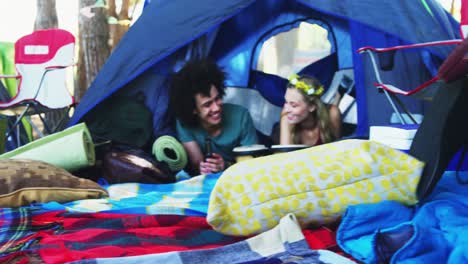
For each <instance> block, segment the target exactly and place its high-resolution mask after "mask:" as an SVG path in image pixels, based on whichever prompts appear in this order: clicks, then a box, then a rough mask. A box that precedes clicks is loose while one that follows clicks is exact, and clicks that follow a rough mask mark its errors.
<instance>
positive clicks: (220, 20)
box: [68, 0, 459, 138]
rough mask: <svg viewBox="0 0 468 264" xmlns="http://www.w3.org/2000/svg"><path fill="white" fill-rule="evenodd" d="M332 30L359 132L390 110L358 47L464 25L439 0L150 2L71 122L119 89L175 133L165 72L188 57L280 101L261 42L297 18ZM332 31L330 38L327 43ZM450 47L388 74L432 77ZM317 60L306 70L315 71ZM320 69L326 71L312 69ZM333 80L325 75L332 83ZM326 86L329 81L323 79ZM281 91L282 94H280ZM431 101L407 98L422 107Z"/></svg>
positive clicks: (416, 56) (163, 130)
mask: <svg viewBox="0 0 468 264" xmlns="http://www.w3.org/2000/svg"><path fill="white" fill-rule="evenodd" d="M304 21H305V22H308V23H311V24H314V23H318V22H317V21H320V23H321V25H324V27H325V28H326V29H327V30H328V31H329V33H332V34H329V35H328V36H329V38H330V43H331V50H332V54H333V55H334V56H335V57H334V58H333V59H331V61H332V63H331V64H330V63H328V64H327V65H332V66H333V67H332V68H335V69H333V71H334V70H339V69H353V71H354V78H355V80H354V81H355V93H356V97H357V106H358V107H357V115H358V122H357V128H356V130H355V134H356V135H367V133H368V129H369V126H371V125H380V124H385V123H388V122H389V119H390V115H391V113H392V110H391V108H390V105H388V103H387V102H386V101H385V98H384V96H382V95H381V94H379V93H378V92H376V90H375V89H372V87H373V85H372V84H373V82H374V81H375V80H374V76H373V74H372V73H371V68H370V64H369V62H368V61H366V59H364V58H363V57H361V56H362V55H360V54H358V53H357V52H356V50H357V49H358V48H360V47H363V46H369V45H370V46H375V47H387V46H393V45H400V44H413V43H420V42H428V41H437V40H447V39H456V38H459V25H458V23H457V22H456V21H455V20H454V19H453V18H452V17H451V16H450V15H449V14H448V13H447V12H446V11H445V10H444V9H443V8H442V6H441V5H440V4H438V3H437V1H436V0H415V1H406V0H392V1H377V2H376V1H370V0H361V1H350V0H346V1H343V0H339V1H338V0H334V1H331V0H203V1H192V0H171V1H155V0H153V1H147V2H146V3H145V8H144V11H143V13H142V15H141V16H140V17H139V19H138V20H137V21H136V23H135V24H134V25H132V26H131V28H130V29H129V31H128V32H127V33H126V34H125V35H124V37H123V38H122V40H121V41H120V43H119V44H118V45H117V47H116V48H115V50H114V51H113V52H112V54H111V56H110V57H109V59H108V60H107V62H106V63H105V64H104V65H103V67H102V69H101V70H100V72H99V74H98V75H97V77H96V79H95V80H94V82H93V83H92V84H91V86H90V87H89V89H88V91H87V92H86V94H85V95H84V96H83V98H82V100H81V102H80V103H79V105H78V107H77V108H76V110H75V112H74V114H73V116H72V118H71V119H70V121H69V123H68V125H69V126H72V125H74V124H77V123H79V122H82V121H85V120H86V118H87V117H90V116H96V115H99V114H100V113H99V111H105V109H102V108H99V106H100V105H102V104H103V103H104V102H112V100H113V98H115V96H116V95H125V96H129V98H133V97H132V95H134V94H136V93H138V92H143V93H144V94H145V104H146V106H147V107H148V108H149V109H150V110H151V112H152V118H153V137H154V138H156V137H158V136H161V135H164V134H171V133H172V129H171V126H170V120H171V115H170V113H168V111H167V102H168V98H167V97H168V77H169V76H170V75H171V73H173V72H174V71H177V70H178V69H179V68H180V66H181V65H182V64H183V62H184V61H186V60H187V59H189V58H194V57H205V56H208V57H211V58H213V59H215V60H216V61H217V63H218V64H219V65H221V66H222V67H223V68H224V69H225V70H226V71H227V73H228V80H227V86H236V87H245V88H251V89H257V90H259V91H260V92H261V94H262V95H264V97H266V98H267V99H268V100H270V101H271V102H273V103H274V104H276V105H281V104H282V93H283V92H284V87H280V86H278V84H281V83H283V84H285V79H284V78H278V77H277V76H272V75H271V74H265V73H262V72H261V71H259V70H257V69H256V63H257V60H258V57H259V54H260V49H261V47H262V44H263V43H265V41H266V40H267V39H268V38H269V37H271V36H274V35H276V34H278V33H280V32H284V31H288V30H290V29H291V28H295V27H297V26H298V25H299V23H300V22H304ZM332 37H333V39H331V38H332ZM451 50H452V48H451V47H428V48H424V49H420V50H418V51H417V52H413V53H411V54H410V55H404V56H403V55H402V56H399V57H397V61H396V62H395V65H396V66H398V67H395V68H396V69H398V70H395V71H392V72H389V73H388V75H387V76H386V78H387V79H389V80H392V81H393V82H394V83H395V84H396V85H398V86H399V87H408V88H412V87H416V86H417V85H419V84H421V83H422V82H424V81H425V80H428V79H429V78H430V77H431V76H432V75H433V74H435V72H436V70H437V68H438V66H439V65H440V64H441V62H442V61H443V59H444V58H445V57H446V56H447V55H448V54H449V52H450V51H451ZM317 68H318V69H319V70H320V69H323V68H324V67H322V66H320V67H315V69H314V64H311V65H308V66H307V67H304V69H303V70H310V71H312V72H314V71H316V70H317ZM315 74H316V75H320V73H315ZM328 81H329V80H328ZM325 83H327V82H326V81H325ZM281 89H283V90H281ZM424 108H425V104H424V103H421V102H418V101H411V102H410V110H412V111H415V112H419V113H424Z"/></svg>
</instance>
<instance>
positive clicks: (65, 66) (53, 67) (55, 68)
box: [45, 63, 76, 71]
mask: <svg viewBox="0 0 468 264" xmlns="http://www.w3.org/2000/svg"><path fill="white" fill-rule="evenodd" d="M71 66H76V63H73V64H70V65H53V66H47V67H46V68H45V69H46V71H51V70H59V69H64V68H68V67H71Z"/></svg>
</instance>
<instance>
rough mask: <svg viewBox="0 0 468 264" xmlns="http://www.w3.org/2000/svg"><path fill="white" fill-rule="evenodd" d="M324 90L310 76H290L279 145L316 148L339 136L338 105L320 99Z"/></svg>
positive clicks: (339, 114)
mask: <svg viewBox="0 0 468 264" xmlns="http://www.w3.org/2000/svg"><path fill="white" fill-rule="evenodd" d="M323 92H324V88H323V86H322V85H321V84H320V82H319V81H318V80H317V79H315V78H314V77H311V76H305V75H304V76H298V75H296V74H295V75H293V76H291V77H290V78H289V83H288V86H287V89H286V93H285V95H284V100H285V103H284V107H283V110H282V113H281V120H280V139H279V144H281V145H290V144H305V145H309V146H316V145H320V144H324V143H329V142H332V141H334V140H336V139H338V138H340V136H341V113H340V110H339V108H338V107H337V106H335V105H327V104H325V103H323V102H322V101H321V100H320V96H321V95H322V94H323Z"/></svg>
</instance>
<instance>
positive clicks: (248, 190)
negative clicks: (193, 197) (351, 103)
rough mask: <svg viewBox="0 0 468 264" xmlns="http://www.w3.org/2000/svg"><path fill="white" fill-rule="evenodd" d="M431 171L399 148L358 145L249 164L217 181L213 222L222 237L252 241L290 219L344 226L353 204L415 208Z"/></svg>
mask: <svg viewBox="0 0 468 264" xmlns="http://www.w3.org/2000/svg"><path fill="white" fill-rule="evenodd" d="M423 166H424V164H423V163H422V162H420V161H418V160H417V159H415V158H413V157H411V156H409V155H407V154H405V153H403V152H401V151H399V150H395V149H392V148H390V147H387V146H385V145H383V144H380V143H377V142H373V141H368V140H357V139H350V140H343V141H338V142H334V143H330V144H325V145H320V146H317V147H311V148H307V149H303V150H297V151H293V152H288V153H281V154H274V155H270V156H264V157H259V158H255V159H250V160H245V161H242V162H239V163H236V164H235V165H233V166H231V167H229V168H228V169H227V170H226V171H225V172H224V173H223V174H222V175H221V177H220V178H219V180H218V181H217V183H216V185H215V187H214V188H213V191H212V193H211V196H210V201H209V205H208V215H207V220H208V223H209V224H210V225H211V226H212V227H213V228H214V229H215V230H217V231H219V232H221V233H224V234H229V235H240V236H249V235H253V234H257V233H260V232H264V231H266V230H268V229H271V228H272V227H274V226H275V225H277V224H278V222H279V220H280V219H281V217H282V216H284V215H286V214H288V213H294V214H295V215H296V216H297V218H298V220H299V222H300V223H301V224H302V225H303V226H305V225H309V224H326V223H330V222H333V221H336V220H337V219H338V218H339V217H340V216H341V215H342V213H343V212H344V211H345V209H346V207H347V206H348V205H353V204H361V203H375V202H379V201H382V200H394V201H399V202H402V203H404V204H407V205H412V204H415V203H416V202H417V197H416V187H417V184H418V182H419V178H420V176H421V173H422V169H423Z"/></svg>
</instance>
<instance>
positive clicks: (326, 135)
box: [288, 75, 336, 144]
mask: <svg viewBox="0 0 468 264" xmlns="http://www.w3.org/2000/svg"><path fill="white" fill-rule="evenodd" d="M297 81H298V82H302V83H305V84H306V85H308V86H310V87H311V88H312V89H314V90H315V91H319V90H322V92H321V93H317V92H315V93H309V94H307V92H306V89H303V88H297V85H294V84H292V83H291V81H290V82H289V83H288V89H296V90H298V91H299V92H300V93H301V94H302V96H303V97H304V99H305V101H306V103H307V104H308V105H315V106H316V110H315V111H314V112H312V113H310V114H312V115H314V117H315V120H317V125H318V126H319V130H320V137H321V139H322V142H323V143H329V142H332V141H334V140H335V139H336V138H335V136H334V134H333V132H332V125H331V121H330V114H329V110H328V106H327V105H326V104H325V103H323V102H322V100H320V96H321V95H322V94H323V86H322V84H321V83H320V82H319V81H318V80H317V79H316V78H315V77H312V76H307V75H303V76H298V78H297ZM295 128H296V127H295V126H294V127H293V130H292V137H293V142H294V143H295V144H298V143H300V137H299V135H297V134H296V133H295Z"/></svg>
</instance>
